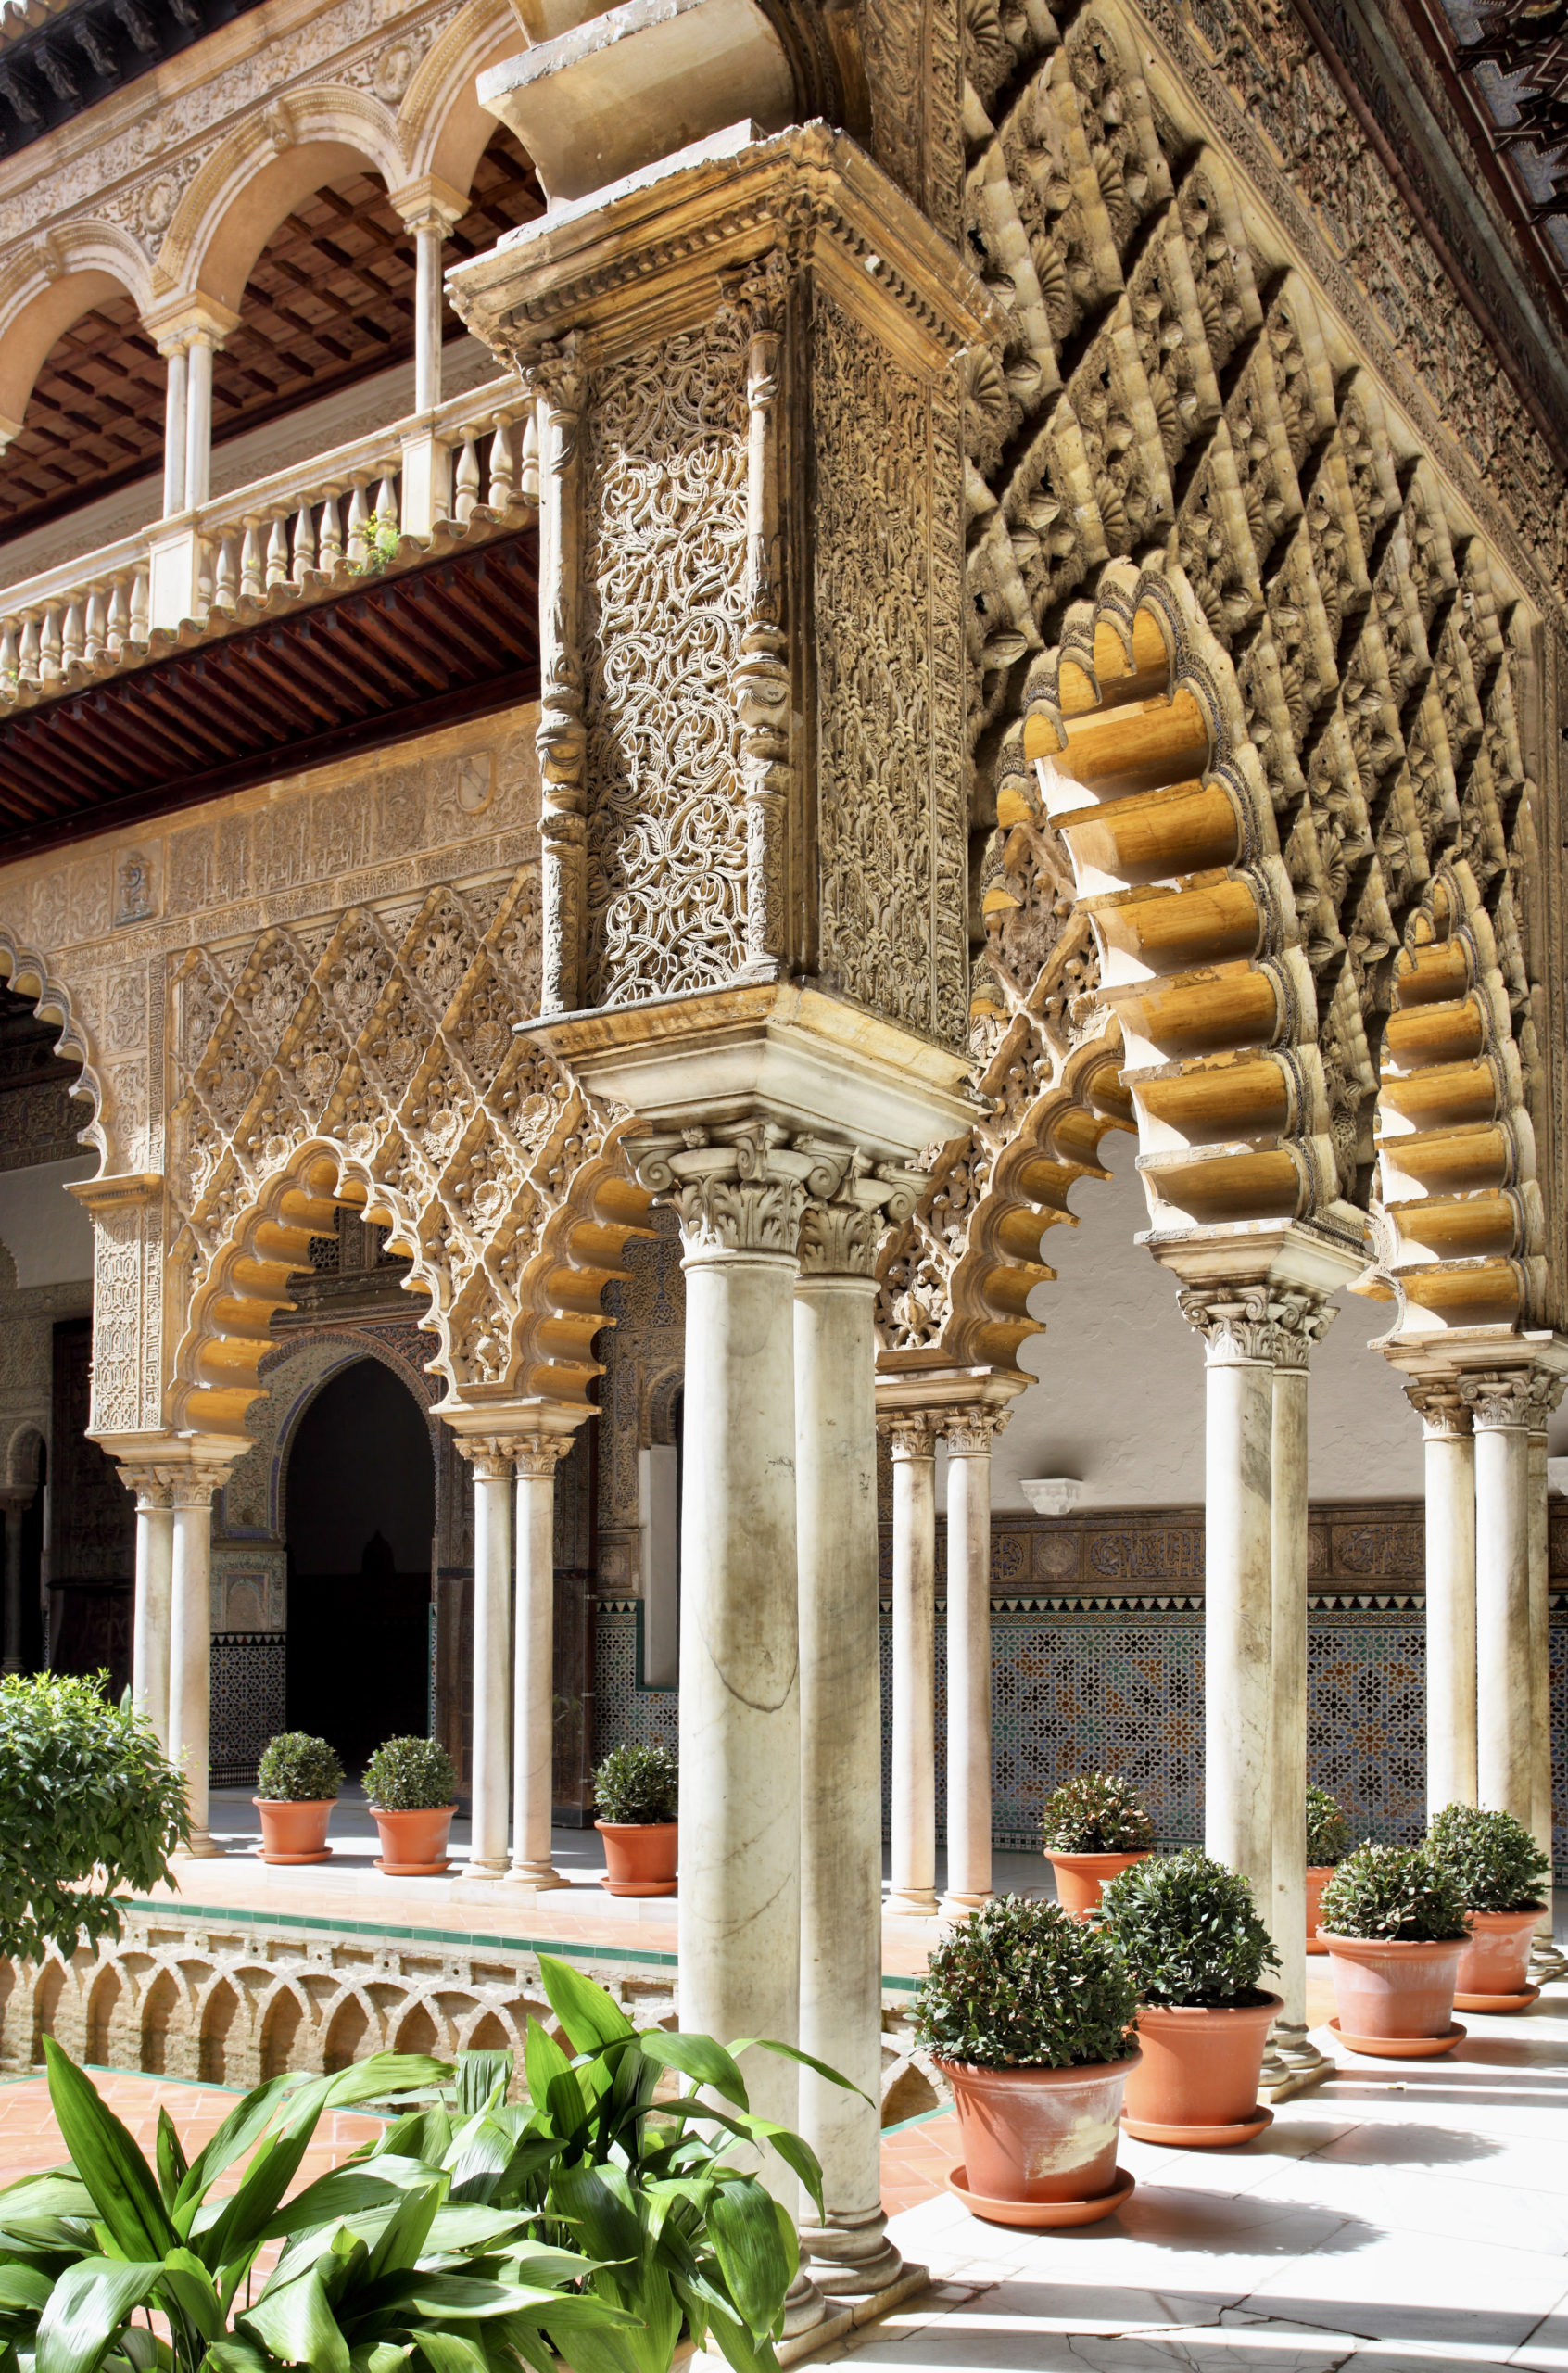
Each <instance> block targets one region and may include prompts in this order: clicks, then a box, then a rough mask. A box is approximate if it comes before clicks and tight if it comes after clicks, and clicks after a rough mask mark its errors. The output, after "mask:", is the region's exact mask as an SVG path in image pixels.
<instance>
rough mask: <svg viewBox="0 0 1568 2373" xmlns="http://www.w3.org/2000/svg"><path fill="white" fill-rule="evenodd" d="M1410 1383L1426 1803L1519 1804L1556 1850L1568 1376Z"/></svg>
mask: <svg viewBox="0 0 1568 2373" xmlns="http://www.w3.org/2000/svg"><path fill="white" fill-rule="evenodd" d="M1405 1390H1406V1392H1407V1394H1408V1395H1409V1398H1410V1402H1411V1405H1412V1406H1413V1407H1414V1408H1415V1410H1416V1411H1417V1413H1418V1415H1420V1417H1421V1421H1422V1429H1423V1434H1424V1436H1425V1459H1426V1793H1427V1806H1428V1810H1429V1812H1431V1813H1438V1812H1441V1810H1442V1809H1443V1807H1444V1806H1445V1805H1449V1804H1465V1805H1483V1806H1486V1807H1487V1808H1489V1809H1491V1810H1494V1811H1499V1812H1507V1813H1511V1814H1512V1815H1513V1817H1514V1819H1515V1820H1516V1821H1523V1822H1524V1826H1525V1827H1526V1828H1527V1829H1528V1830H1530V1831H1531V1833H1532V1834H1533V1835H1534V1836H1535V1838H1536V1843H1537V1844H1538V1845H1539V1846H1541V1848H1542V1850H1543V1852H1545V1853H1547V1854H1549V1853H1550V1851H1551V1700H1550V1628H1549V1627H1550V1579H1549V1550H1548V1532H1547V1420H1548V1418H1549V1416H1550V1415H1551V1412H1552V1410H1553V1409H1554V1408H1555V1407H1556V1406H1557V1403H1558V1402H1559V1400H1560V1399H1561V1398H1562V1390H1563V1379H1562V1377H1560V1376H1557V1375H1555V1374H1553V1373H1551V1372H1550V1371H1549V1370H1547V1369H1544V1368H1542V1367H1540V1366H1537V1365H1535V1364H1527V1365H1521V1366H1518V1367H1512V1368H1504V1367H1500V1366H1499V1367H1496V1368H1486V1369H1474V1370H1471V1371H1468V1372H1466V1371H1463V1370H1456V1371H1454V1372H1452V1373H1449V1374H1446V1375H1426V1376H1423V1377H1417V1378H1416V1380H1415V1381H1413V1382H1412V1383H1410V1384H1409V1385H1407V1386H1406V1388H1405Z"/></svg>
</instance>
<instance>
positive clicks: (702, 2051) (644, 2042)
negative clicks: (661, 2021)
mask: <svg viewBox="0 0 1568 2373" xmlns="http://www.w3.org/2000/svg"><path fill="white" fill-rule="evenodd" d="M638 2041H639V2044H640V2045H641V2047H642V2049H643V2050H644V2051H645V2052H646V2053H647V2055H648V2057H649V2059H650V2060H656V2061H657V2062H659V2064H660V2066H661V2067H664V2068H674V2069H676V2070H677V2072H678V2073H679V2075H682V2076H689V2077H690V2079H691V2081H692V2083H693V2084H694V2085H710V2086H712V2087H713V2089H714V2092H715V2093H718V2094H721V2095H722V2096H723V2098H724V2099H725V2100H727V2101H733V2102H734V2104H735V2106H736V2108H737V2109H738V2110H749V2109H750V2108H751V2106H752V2104H751V2102H750V2100H748V2098H747V2094H746V2080H745V2078H744V2077H743V2076H742V2075H741V2074H740V2069H739V2068H738V2067H737V2066H736V2064H735V2060H734V2057H733V2055H732V2054H731V2053H729V2052H727V2051H726V2049H725V2048H724V2046H723V2044H721V2043H715V2042H714V2039H713V2037H712V2036H683V2035H673V2036H670V2035H664V2034H662V2033H661V2032H660V2031H659V2030H658V2029H657V2028H655V2029H654V2031H653V2032H652V2033H651V2035H645V2036H639V2037H638Z"/></svg>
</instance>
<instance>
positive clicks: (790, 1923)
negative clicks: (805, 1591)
mask: <svg viewBox="0 0 1568 2373" xmlns="http://www.w3.org/2000/svg"><path fill="white" fill-rule="evenodd" d="M693 1134H696V1133H695V1132H694V1133H693ZM812 1166H813V1165H812V1164H811V1162H809V1161H807V1160H805V1159H804V1158H803V1157H801V1158H796V1157H792V1156H791V1154H790V1151H789V1150H788V1149H787V1148H783V1147H781V1146H780V1145H779V1144H778V1141H777V1138H776V1136H775V1133H774V1132H773V1130H772V1129H771V1128H769V1127H768V1126H767V1125H766V1124H765V1123H758V1124H753V1125H747V1126H740V1127H737V1128H734V1129H732V1130H730V1131H727V1132H726V1133H725V1141H722V1142H720V1143H717V1144H714V1143H708V1144H703V1145H701V1146H697V1147H692V1148H689V1149H686V1150H672V1151H671V1152H670V1153H669V1154H668V1155H667V1156H663V1155H661V1156H650V1157H649V1158H647V1159H645V1161H643V1162H642V1163H640V1164H639V1175H640V1176H641V1177H642V1179H643V1181H644V1183H645V1184H647V1185H651V1186H653V1187H657V1188H661V1189H663V1190H664V1191H665V1192H666V1193H667V1195H668V1199H669V1200H670V1202H671V1203H672V1204H673V1205H674V1207H675V1210H676V1212H677V1217H678V1219H679V1223H680V1231H681V1245H682V1254H683V1262H684V1267H685V1272H686V1384H685V1403H684V1430H683V1438H682V1504H681V1543H680V1551H681V1555H680V1570H681V1636H680V1795H681V1853H680V1893H679V1897H678V1899H677V1900H678V1913H677V1921H678V1939H679V1950H680V1997H681V1999H680V2014H681V2024H682V2025H683V2026H684V2027H689V2028H694V2029H696V2030H697V2031H698V2032H699V2033H701V2034H706V2035H712V2036H716V2037H718V2038H719V2040H720V2041H721V2042H724V2043H728V2042H730V2041H732V2040H734V2039H735V2038H737V2037H742V2036H765V2037H770V2038H774V2039H777V2040H778V2041H779V2042H783V2043H793V2042H794V2040H795V2038H796V2036H797V2034H798V2031H799V2025H800V1985H801V1979H800V1963H801V1701H800V1666H799V1630H798V1624H799V1616H798V1607H797V1595H796V1591H795V1589H794V1587H793V1586H792V1578H793V1577H794V1576H795V1573H796V1569H797V1567H796V1512H795V1377H794V1358H795V1354H794V1295H795V1280H796V1277H797V1275H798V1274H799V1262H798V1258H797V1251H796V1247H797V1243H798V1239H799V1232H800V1219H801V1211H802V1206H803V1200H804V1196H803V1186H802V1183H801V1182H802V1181H803V1178H804V1176H805V1175H806V1174H807V1173H808V1172H809V1170H810V1169H811V1168H812ZM745 2075H746V2083H747V2087H748V2090H749V2092H750V2095H751V2100H752V2108H753V2109H754V2110H755V2111H757V2112H758V2113H760V2114H761V2115H763V2116H764V2117H768V2118H774V2119H777V2120H778V2122H779V2123H780V2124H782V2125H785V2126H793V2125H794V2124H795V2121H796V2117H797V2114H798V2107H799V2100H798V2086H797V2082H796V2075H795V2069H794V2065H793V2063H792V2062H790V2061H787V2060H784V2059H781V2058H779V2057H778V2056H777V2055H776V2054H773V2053H769V2052H750V2053H748V2054H747V2055H746V2062H745ZM762 2173H763V2178H764V2180H765V2182H766V2183H767V2185H768V2186H769V2189H772V2190H774V2191H775V2192H776V2193H777V2195H778V2198H779V2199H780V2200H781V2201H782V2202H784V2204H785V2205H786V2206H788V2207H790V2209H793V2208H794V2207H795V2206H796V2204H797V2197H798V2186H797V2185H796V2183H795V2181H794V2178H793V2177H792V2176H790V2174H789V2171H788V2170H787V2169H786V2168H785V2167H784V2165H783V2164H782V2162H781V2161H779V2160H778V2158H776V2157H775V2156H774V2154H772V2153H771V2152H770V2153H768V2154H767V2155H766V2156H765V2160H764V2163H763V2168H762ZM823 2312H824V2310H823V2302H822V2299H821V2296H820V2294H819V2293H818V2292H817V2291H816V2289H815V2287H814V2286H813V2285H812V2284H811V2283H810V2282H809V2281H808V2280H806V2279H804V2278H797V2283H796V2285H795V2287H794V2288H793V2289H792V2291H791V2294H790V2299H789V2301H788V2303H787V2305H786V2336H787V2337H788V2336H792V2335H793V2334H794V2333H796V2332H799V2331H802V2330H804V2329H808V2328H809V2327H810V2326H811V2325H812V2324H814V2323H816V2322H818V2321H820V2319H821V2316H822V2314H823Z"/></svg>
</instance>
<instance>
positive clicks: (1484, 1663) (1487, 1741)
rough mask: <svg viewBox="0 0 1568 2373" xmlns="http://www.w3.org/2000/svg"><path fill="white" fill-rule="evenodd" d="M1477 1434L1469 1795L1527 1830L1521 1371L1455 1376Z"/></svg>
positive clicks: (1524, 1404) (1525, 1414)
mask: <svg viewBox="0 0 1568 2373" xmlns="http://www.w3.org/2000/svg"><path fill="white" fill-rule="evenodd" d="M1460 1390H1461V1393H1462V1395H1463V1397H1464V1399H1465V1401H1466V1402H1468V1404H1469V1407H1470V1412H1471V1416H1472V1419H1473V1424H1474V1428H1475V1785H1476V1796H1477V1798H1478V1800H1479V1802H1480V1803H1481V1804H1483V1805H1485V1806H1486V1807H1487V1808H1489V1809H1491V1810H1493V1811H1498V1812H1507V1813H1511V1814H1512V1815H1513V1817H1514V1819H1515V1820H1516V1821H1524V1823H1525V1825H1526V1827H1527V1826H1528V1825H1529V1821H1530V1816H1531V1810H1532V1805H1531V1768H1530V1767H1531V1756H1530V1705H1531V1700H1530V1662H1529V1655H1530V1502H1529V1478H1530V1432H1531V1397H1532V1396H1531V1379H1530V1376H1529V1373H1528V1371H1527V1370H1525V1369H1518V1370H1500V1371H1499V1370H1488V1371H1485V1372H1483V1373H1481V1374H1479V1375H1471V1376H1462V1377H1461V1378H1460Z"/></svg>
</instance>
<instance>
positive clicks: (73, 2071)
mask: <svg viewBox="0 0 1568 2373" xmlns="http://www.w3.org/2000/svg"><path fill="white" fill-rule="evenodd" d="M44 2058H45V2061H46V2062H47V2065H48V2071H49V2101H50V2105H51V2107H52V2108H53V2110H54V2113H55V2117H56V2120H57V2124H58V2126H59V2129H60V2133H61V2135H62V2137H63V2138H64V2141H65V2146H66V2149H67V2150H68V2151H70V2162H71V2164H72V2166H73V2167H74V2168H75V2169H76V2172H77V2174H78V2175H79V2176H81V2178H82V2182H83V2183H84V2184H85V2185H86V2187H87V2189H88V2190H89V2191H90V2192H91V2193H92V2195H93V2204H94V2206H95V2208H96V2210H97V2212H98V2214H99V2215H100V2216H101V2217H102V2218H103V2220H104V2223H105V2224H106V2225H107V2227H108V2229H109V2231H110V2232H111V2233H112V2234H113V2236H114V2238H115V2240H116V2241H117V2242H118V2243H119V2245H120V2249H121V2250H122V2251H123V2252H124V2253H125V2256H126V2257H127V2258H128V2259H129V2260H131V2261H133V2262H136V2261H145V2260H147V2259H151V2258H161V2257H162V2256H163V2254H164V2252H165V2251H166V2250H171V2249H174V2248H176V2247H177V2246H178V2243H179V2238H180V2237H179V2235H178V2234H177V2233H176V2232H175V2230H174V2227H173V2226H172V2225H171V2223H170V2221H169V2212H168V2210H167V2209H166V2208H165V2207H164V2205H163V2202H162V2200H161V2199H160V2198H159V2196H158V2186H157V2184H156V2183H155V2182H154V2180H153V2175H152V2170H151V2169H150V2168H149V2166H148V2165H147V2163H146V2161H145V2159H144V2158H143V2156H142V2154H141V2152H140V2151H138V2150H137V2148H136V2145H135V2143H134V2142H133V2140H132V2138H131V2136H130V2134H129V2132H128V2131H127V2130H126V2128H125V2127H124V2126H121V2124H120V2120H119V2119H118V2118H117V2117H116V2116H115V2114H114V2112H113V2111H112V2110H111V2109H109V2108H107V2106H106V2104H105V2103H104V2102H103V2101H101V2100H99V2098H98V2095H97V2093H96V2091H95V2088H94V2087H93V2085H92V2084H91V2082H90V2081H89V2079H88V2078H87V2077H85V2076H84V2075H82V2071H81V2069H80V2068H78V2067H77V2066H76V2064H75V2062H73V2061H72V2060H70V2058H69V2057H68V2056H67V2054H66V2053H65V2052H63V2051H62V2050H61V2049H60V2047H59V2045H58V2044H57V2042H56V2041H55V2038H54V2037H53V2036H45V2037H44Z"/></svg>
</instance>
